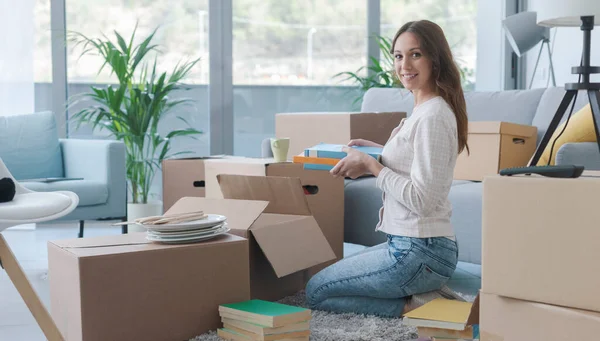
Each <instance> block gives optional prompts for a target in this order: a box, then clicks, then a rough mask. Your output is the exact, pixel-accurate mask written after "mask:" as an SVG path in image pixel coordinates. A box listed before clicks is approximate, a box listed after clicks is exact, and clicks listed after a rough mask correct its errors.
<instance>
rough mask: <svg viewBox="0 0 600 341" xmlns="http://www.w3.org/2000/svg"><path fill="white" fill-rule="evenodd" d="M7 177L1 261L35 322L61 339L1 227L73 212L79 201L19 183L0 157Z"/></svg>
mask: <svg viewBox="0 0 600 341" xmlns="http://www.w3.org/2000/svg"><path fill="white" fill-rule="evenodd" d="M6 177H9V178H11V179H13V181H14V182H15V187H16V193H15V197H14V199H13V200H12V201H9V202H6V203H0V265H1V266H2V268H4V269H5V270H6V273H7V274H8V277H9V278H10V280H11V281H12V282H13V284H14V285H15V287H16V288H17V290H18V291H19V294H20V295H21V297H22V298H23V301H25V304H27V307H28V308H29V310H30V311H31V313H32V314H33V317H34V318H35V320H36V321H37V323H38V325H39V326H40V328H41V329H42V331H43V332H44V335H46V338H47V339H48V340H50V341H54V340H61V341H62V340H64V338H63V336H62V335H61V333H60V331H59V330H58V328H57V327H56V324H55V323H54V320H53V319H52V317H51V316H50V314H49V313H48V310H47V309H46V308H45V307H44V305H43V303H42V302H41V300H40V298H39V296H38V295H37V293H36V292H35V291H34V290H33V287H32V286H31V283H30V282H29V280H28V279H27V276H26V275H25V273H24V272H23V269H22V268H21V266H20V265H19V263H18V261H17V259H16V258H15V255H14V254H13V252H12V250H11V249H10V247H9V246H8V244H7V243H6V240H5V239H4V236H3V235H2V233H1V232H2V231H4V230H5V229H7V228H9V227H11V226H15V225H20V224H29V223H39V222H45V221H50V220H54V219H57V218H60V217H62V216H64V215H67V214H69V213H70V212H72V211H73V210H74V209H75V208H76V207H77V204H78V203H79V197H78V196H77V195H76V194H75V193H73V192H67V191H57V192H35V191H32V190H29V189H27V188H25V187H23V186H21V185H20V184H19V183H18V182H17V181H16V180H15V179H14V178H13V176H12V175H11V174H10V172H9V171H8V169H7V168H6V166H5V165H4V162H2V159H0V179H1V178H6Z"/></svg>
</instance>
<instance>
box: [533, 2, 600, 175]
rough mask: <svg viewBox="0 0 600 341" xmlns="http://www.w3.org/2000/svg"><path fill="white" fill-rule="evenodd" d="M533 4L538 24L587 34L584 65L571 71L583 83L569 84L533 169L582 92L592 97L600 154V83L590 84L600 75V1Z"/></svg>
mask: <svg viewBox="0 0 600 341" xmlns="http://www.w3.org/2000/svg"><path fill="white" fill-rule="evenodd" d="M532 3H535V5H536V8H539V10H538V11H537V24H538V25H541V26H547V27H563V26H573V27H580V28H581V31H583V51H582V58H581V65H580V66H575V67H572V68H571V73H573V74H578V75H580V81H579V82H577V83H567V84H565V90H566V93H565V95H564V97H563V99H562V101H561V102H560V105H559V106H558V109H557V110H556V113H555V114H554V118H552V121H551V122H550V125H549V126H548V130H546V133H545V134H544V137H543V138H542V141H541V142H540V144H539V146H538V147H537V149H536V151H535V154H534V155H533V158H532V159H531V161H530V163H529V166H535V165H537V163H538V161H539V159H540V157H541V155H542V153H543V152H544V150H545V149H546V146H547V145H548V143H549V142H550V139H551V137H552V134H554V131H555V130H556V127H557V126H558V124H559V123H560V121H561V119H562V117H563V115H564V113H565V111H566V110H567V108H568V107H569V104H570V103H571V101H572V100H573V98H574V97H575V96H576V94H577V92H578V91H579V90H586V92H587V95H588V97H589V102H590V107H591V109H592V116H593V120H594V127H595V129H596V140H597V143H598V151H599V152H600V129H599V125H600V83H591V82H590V74H595V73H600V67H596V66H590V49H591V34H592V30H593V29H594V25H600V0H569V1H565V0H535V1H532ZM532 5H533V4H532ZM571 110H572V108H571ZM544 167H547V166H544ZM550 167H552V166H550Z"/></svg>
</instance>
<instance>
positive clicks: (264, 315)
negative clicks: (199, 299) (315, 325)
mask: <svg viewBox="0 0 600 341" xmlns="http://www.w3.org/2000/svg"><path fill="white" fill-rule="evenodd" d="M219 313H220V314H221V317H225V318H230V319H234V320H239V321H246V322H250V323H257V324H260V325H263V326H265V327H282V326H285V325H288V324H292V323H299V322H302V321H307V320H310V319H311V310H310V309H305V308H301V307H295V306H291V305H287V304H282V303H276V302H269V301H263V300H249V301H243V302H237V303H229V304H221V305H220V306H219Z"/></svg>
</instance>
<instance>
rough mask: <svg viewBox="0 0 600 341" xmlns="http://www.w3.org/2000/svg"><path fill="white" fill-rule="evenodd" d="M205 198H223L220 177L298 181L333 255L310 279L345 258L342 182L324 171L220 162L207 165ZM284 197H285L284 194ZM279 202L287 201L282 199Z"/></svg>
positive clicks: (248, 160) (244, 161)
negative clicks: (234, 176)
mask: <svg viewBox="0 0 600 341" xmlns="http://www.w3.org/2000/svg"><path fill="white" fill-rule="evenodd" d="M205 167H206V179H207V180H206V184H207V190H206V196H207V197H208V198H223V193H222V192H221V188H220V187H219V185H218V183H217V175H219V174H241V175H254V176H280V177H294V178H298V179H300V183H301V185H302V187H303V188H304V189H305V190H306V193H307V194H306V200H307V202H308V206H309V208H310V211H311V212H312V215H313V216H314V217H315V219H316V220H317V223H318V224H319V226H320V227H321V230H322V231H323V234H324V235H325V237H326V238H327V241H328V242H329V245H330V246H331V248H332V249H333V251H334V252H335V255H336V258H335V260H333V261H332V262H328V263H324V264H321V265H318V266H316V267H315V268H314V269H312V270H311V271H310V272H309V277H311V276H312V275H314V274H315V273H316V272H318V271H319V270H321V269H322V268H324V267H325V266H327V265H329V264H332V263H333V262H335V261H336V260H340V259H342V258H343V256H344V179H342V178H334V177H332V176H331V174H329V172H327V171H317V170H308V169H307V170H305V169H304V168H303V167H302V165H301V164H298V163H291V162H281V163H276V162H274V161H273V159H253V158H241V159H221V160H210V161H208V162H207V163H206V165H205ZM286 195H287V194H286ZM282 200H287V199H285V198H283V199H282Z"/></svg>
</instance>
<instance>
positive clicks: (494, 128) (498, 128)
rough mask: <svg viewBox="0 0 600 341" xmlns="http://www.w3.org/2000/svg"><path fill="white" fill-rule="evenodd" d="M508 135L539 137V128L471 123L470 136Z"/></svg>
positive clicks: (488, 122)
mask: <svg viewBox="0 0 600 341" xmlns="http://www.w3.org/2000/svg"><path fill="white" fill-rule="evenodd" d="M500 133H502V134H507V135H515V136H523V137H532V136H537V127H535V126H529V125H524V124H517V123H510V122H501V121H477V122H469V134H500Z"/></svg>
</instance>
